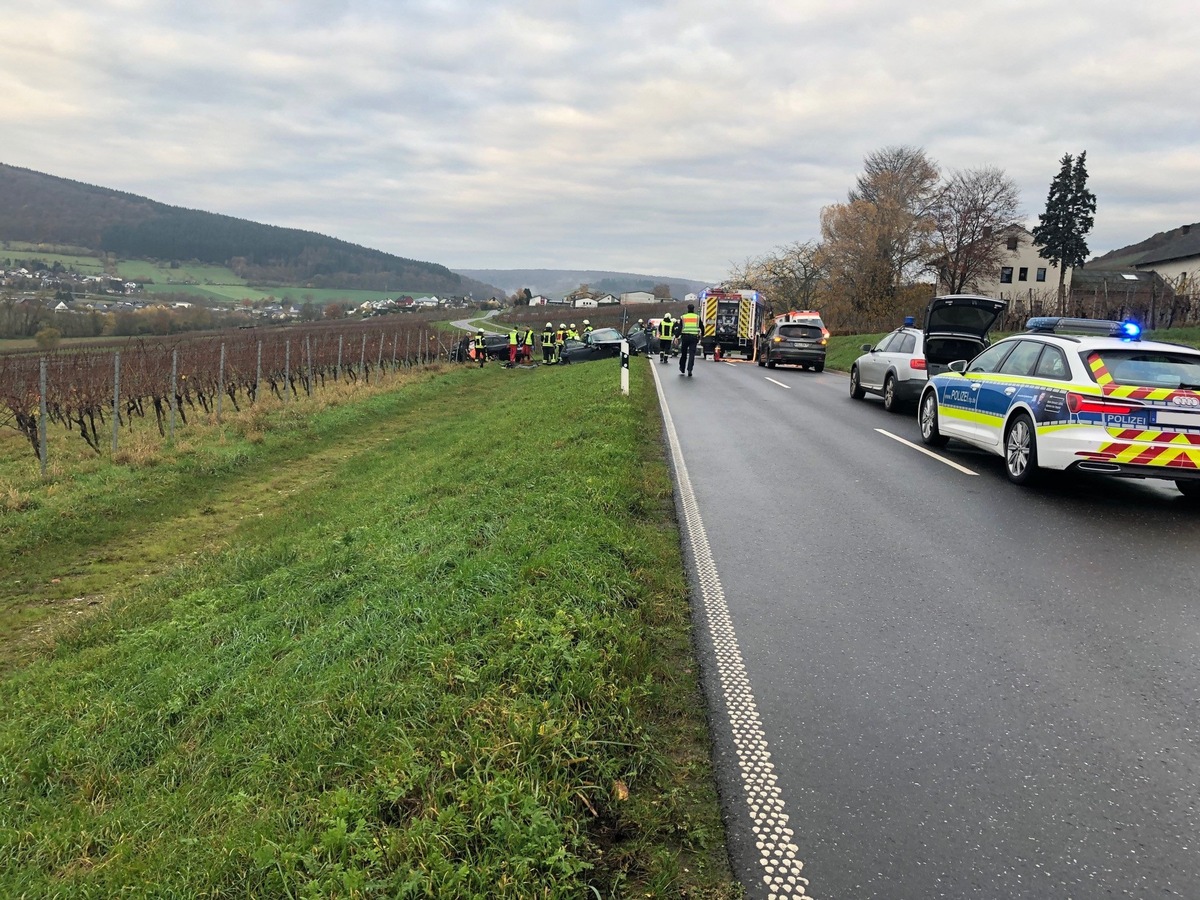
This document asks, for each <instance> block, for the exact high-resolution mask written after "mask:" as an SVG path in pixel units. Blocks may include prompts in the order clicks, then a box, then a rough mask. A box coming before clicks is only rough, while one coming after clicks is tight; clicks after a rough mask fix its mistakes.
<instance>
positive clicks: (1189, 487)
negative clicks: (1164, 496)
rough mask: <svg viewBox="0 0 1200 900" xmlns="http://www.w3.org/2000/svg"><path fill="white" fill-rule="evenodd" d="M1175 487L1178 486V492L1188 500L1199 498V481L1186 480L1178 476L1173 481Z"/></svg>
mask: <svg viewBox="0 0 1200 900" xmlns="http://www.w3.org/2000/svg"><path fill="white" fill-rule="evenodd" d="M1175 487H1177V488H1179V493H1181V494H1183V496H1185V497H1187V498H1188V499H1189V500H1200V481H1188V480H1187V479H1184V478H1180V479H1178V480H1177V481H1176V482H1175Z"/></svg>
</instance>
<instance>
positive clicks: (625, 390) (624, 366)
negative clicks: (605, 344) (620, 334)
mask: <svg viewBox="0 0 1200 900" xmlns="http://www.w3.org/2000/svg"><path fill="white" fill-rule="evenodd" d="M621 393H622V394H624V395H625V396H626V397H628V396H629V341H627V340H623V341H621Z"/></svg>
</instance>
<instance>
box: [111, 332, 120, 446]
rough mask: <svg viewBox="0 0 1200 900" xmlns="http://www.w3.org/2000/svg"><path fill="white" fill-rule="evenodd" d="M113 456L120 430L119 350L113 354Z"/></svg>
mask: <svg viewBox="0 0 1200 900" xmlns="http://www.w3.org/2000/svg"><path fill="white" fill-rule="evenodd" d="M112 419H113V441H112V452H113V456H116V455H117V433H118V432H119V431H120V430H121V351H120V350H118V351H117V352H116V353H114V354H113V416H112Z"/></svg>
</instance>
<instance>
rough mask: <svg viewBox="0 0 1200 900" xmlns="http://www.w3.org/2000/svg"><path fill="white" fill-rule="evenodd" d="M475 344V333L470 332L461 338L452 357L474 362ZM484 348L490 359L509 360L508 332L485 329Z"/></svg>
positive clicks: (460, 360) (461, 360) (457, 360)
mask: <svg viewBox="0 0 1200 900" xmlns="http://www.w3.org/2000/svg"><path fill="white" fill-rule="evenodd" d="M474 346H475V335H473V334H470V335H467V336H466V337H464V338H461V339H460V340H459V342H458V344H457V345H456V346H455V348H454V352H453V356H452V359H453V360H454V361H455V362H463V361H466V362H473V361H474V356H475V353H474ZM483 348H484V353H486V354H487V358H488V359H499V360H503V361H505V362H507V361H508V353H509V351H508V332H504V333H503V334H501V333H500V332H498V331H485V332H484V333H483Z"/></svg>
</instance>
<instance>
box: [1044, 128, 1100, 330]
mask: <svg viewBox="0 0 1200 900" xmlns="http://www.w3.org/2000/svg"><path fill="white" fill-rule="evenodd" d="M1086 160H1087V151H1086V150H1084V151H1082V152H1081V153H1080V154H1079V158H1078V159H1077V160H1075V159H1072V157H1071V154H1070V153H1065V154H1063V158H1062V159H1061V160H1060V161H1059V162H1060V164H1061V168H1059V170H1058V174H1057V175H1055V176H1054V180H1053V181H1051V182H1050V192H1049V194H1047V196H1046V211H1045V212H1044V213H1042V214H1041V215H1039V216H1038V223H1037V225H1035V226H1034V227H1033V240H1034V243H1035V244H1036V245H1037V246H1038V247H1040V248H1041V249H1040V251H1039V252H1040V253H1041V254H1042V257H1043V258H1044V259H1046V260H1048V261H1049V262H1051V263H1053V264H1054V265H1056V266H1058V308H1059V312H1060V313H1061V312H1064V311H1065V309H1066V277H1067V269H1068V267H1069V268H1075V267H1076V266H1081V265H1083V263H1084V261H1085V260H1086V259H1087V255H1088V245H1087V240H1086V238H1087V235H1088V233H1089V232H1090V231H1091V230H1092V225H1094V224H1095V213H1096V195H1095V194H1093V193H1092V192H1091V191H1090V190H1088V186H1087V164H1086Z"/></svg>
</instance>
